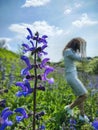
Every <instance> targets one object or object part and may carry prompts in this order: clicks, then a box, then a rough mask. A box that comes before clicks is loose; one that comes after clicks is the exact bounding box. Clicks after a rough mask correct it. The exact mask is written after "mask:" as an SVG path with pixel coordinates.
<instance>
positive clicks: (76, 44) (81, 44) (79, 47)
mask: <svg viewBox="0 0 98 130" xmlns="http://www.w3.org/2000/svg"><path fill="white" fill-rule="evenodd" d="M68 48H71V49H73V50H74V51H75V52H77V51H79V52H80V53H81V56H82V57H86V41H85V40H84V39H83V38H80V37H78V38H73V39H72V40H70V41H69V42H68V43H67V45H66V46H65V48H64V49H63V54H64V51H65V50H66V49H68Z"/></svg>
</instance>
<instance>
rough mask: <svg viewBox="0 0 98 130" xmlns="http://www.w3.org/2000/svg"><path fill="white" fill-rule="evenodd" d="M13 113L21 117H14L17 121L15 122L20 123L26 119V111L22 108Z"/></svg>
mask: <svg viewBox="0 0 98 130" xmlns="http://www.w3.org/2000/svg"><path fill="white" fill-rule="evenodd" d="M15 112H17V113H20V114H21V116H16V121H17V122H20V121H21V120H23V119H24V118H28V115H27V113H26V110H25V109H24V108H17V109H16V110H15Z"/></svg>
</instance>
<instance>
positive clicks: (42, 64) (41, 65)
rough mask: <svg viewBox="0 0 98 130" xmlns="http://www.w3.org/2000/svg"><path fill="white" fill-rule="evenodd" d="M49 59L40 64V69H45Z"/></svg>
mask: <svg viewBox="0 0 98 130" xmlns="http://www.w3.org/2000/svg"><path fill="white" fill-rule="evenodd" d="M49 60H50V59H49V58H44V59H43V60H42V62H41V64H40V68H45V65H46V63H47V62H48V61H49Z"/></svg>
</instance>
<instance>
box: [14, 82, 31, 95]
mask: <svg viewBox="0 0 98 130" xmlns="http://www.w3.org/2000/svg"><path fill="white" fill-rule="evenodd" d="M16 86H19V87H21V89H22V91H18V92H17V93H16V96H18V97H21V96H22V95H23V96H27V95H28V94H30V93H32V92H33V88H31V87H30V83H29V82H28V80H26V81H25V82H17V83H16Z"/></svg>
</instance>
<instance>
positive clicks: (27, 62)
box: [21, 56, 31, 67]
mask: <svg viewBox="0 0 98 130" xmlns="http://www.w3.org/2000/svg"><path fill="white" fill-rule="evenodd" d="M21 59H22V60H23V61H24V62H25V63H26V65H27V66H28V67H31V64H30V60H29V58H28V57H27V56H21Z"/></svg>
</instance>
